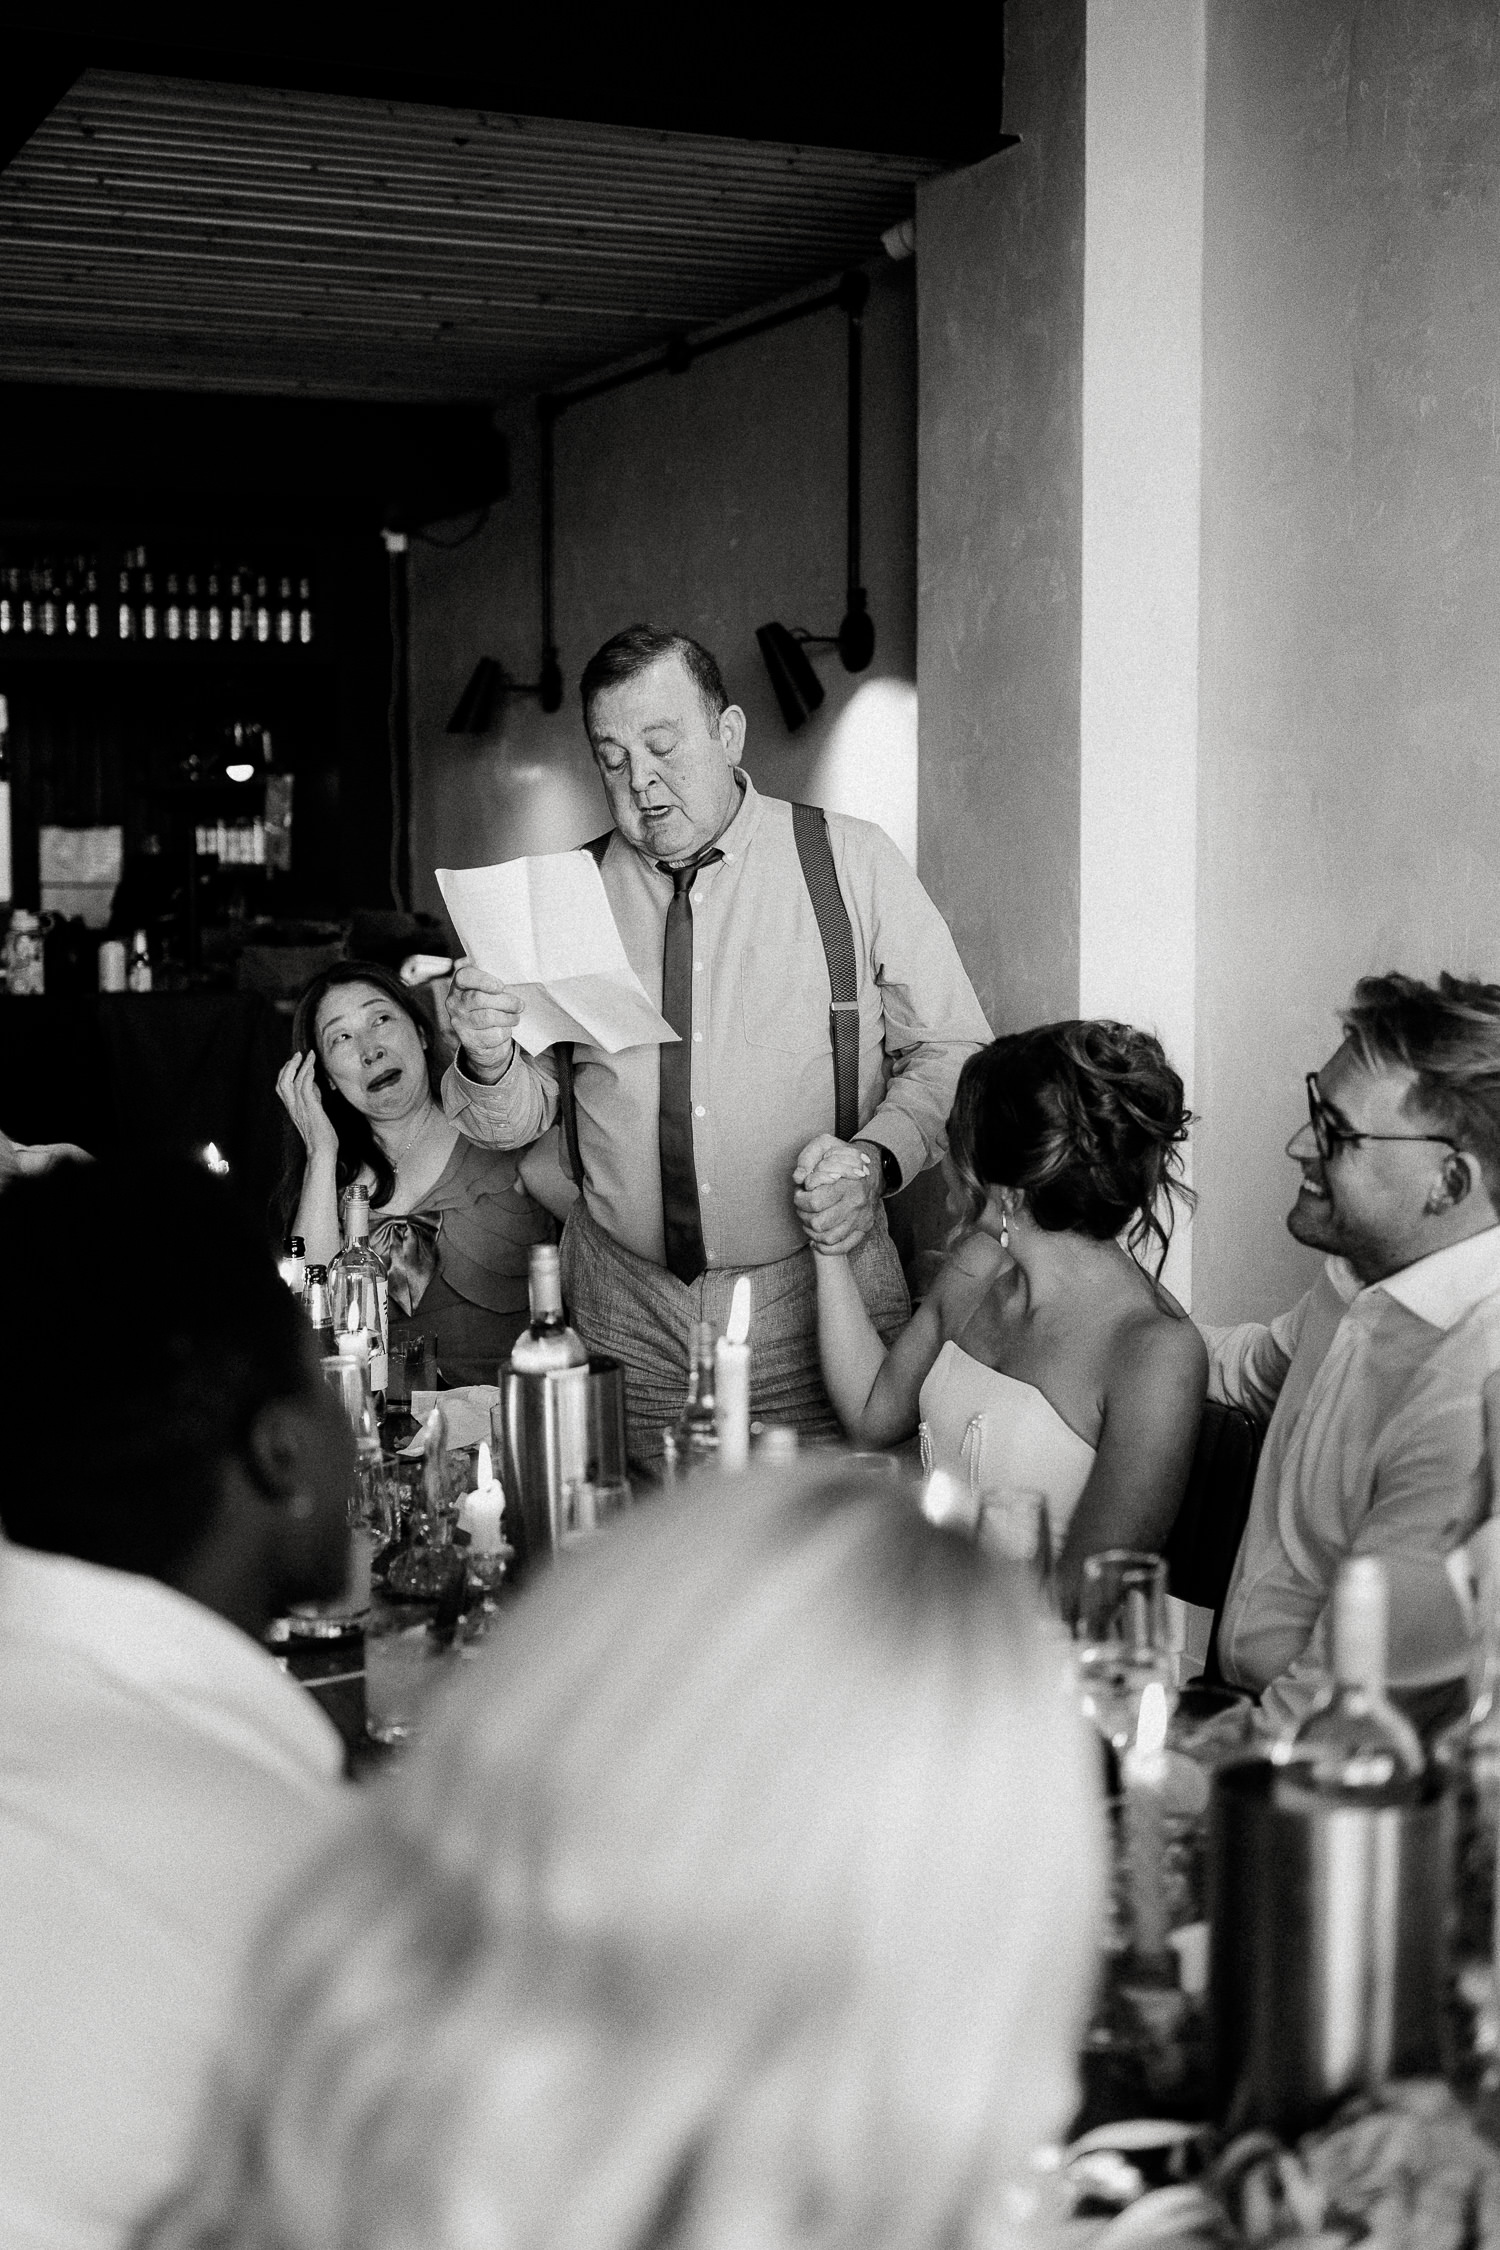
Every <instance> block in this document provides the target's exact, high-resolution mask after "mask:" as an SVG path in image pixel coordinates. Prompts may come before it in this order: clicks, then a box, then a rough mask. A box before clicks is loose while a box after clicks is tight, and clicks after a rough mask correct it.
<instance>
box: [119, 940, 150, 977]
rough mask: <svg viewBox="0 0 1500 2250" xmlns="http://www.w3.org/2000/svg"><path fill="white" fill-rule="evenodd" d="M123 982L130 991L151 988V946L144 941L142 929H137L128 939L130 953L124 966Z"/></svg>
mask: <svg viewBox="0 0 1500 2250" xmlns="http://www.w3.org/2000/svg"><path fill="white" fill-rule="evenodd" d="M125 983H126V986H127V988H128V989H129V990H130V991H131V992H149V991H150V990H151V948H150V946H149V945H148V944H147V943H146V933H145V931H144V930H137V931H136V933H135V936H134V937H133V938H132V939H131V941H130V954H129V958H128V961H127V963H126V968H125Z"/></svg>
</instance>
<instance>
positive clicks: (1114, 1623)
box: [1074, 1547, 1177, 1758]
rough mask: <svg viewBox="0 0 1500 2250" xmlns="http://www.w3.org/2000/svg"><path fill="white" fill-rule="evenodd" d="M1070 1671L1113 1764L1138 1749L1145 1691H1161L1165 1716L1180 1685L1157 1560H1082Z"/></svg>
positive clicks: (1163, 1573) (1115, 1551) (1122, 1553)
mask: <svg viewBox="0 0 1500 2250" xmlns="http://www.w3.org/2000/svg"><path fill="white" fill-rule="evenodd" d="M1074 1663H1075V1666H1076V1669H1077V1674H1078V1690H1079V1696H1080V1699H1081V1701H1082V1704H1083V1709H1084V1712H1085V1715H1086V1716H1087V1717H1088V1718H1090V1719H1092V1721H1093V1723H1094V1725H1095V1726H1096V1727H1097V1728H1098V1730H1099V1732H1100V1733H1101V1734H1102V1735H1103V1737H1104V1739H1105V1741H1106V1742H1107V1743H1108V1744H1109V1746H1110V1748H1111V1749H1112V1750H1113V1751H1114V1753H1115V1755H1116V1757H1117V1758H1118V1757H1123V1756H1124V1754H1125V1752H1126V1751H1127V1750H1128V1749H1129V1748H1130V1745H1131V1744H1132V1743H1133V1742H1134V1741H1135V1738H1136V1732H1137V1729H1138V1727H1139V1725H1140V1716H1141V1697H1142V1696H1143V1695H1144V1694H1145V1692H1146V1689H1147V1688H1148V1687H1152V1686H1157V1687H1159V1688H1160V1690H1161V1692H1162V1694H1163V1695H1164V1696H1165V1698H1166V1705H1167V1711H1168V1714H1169V1715H1170V1713H1171V1711H1172V1709H1173V1708H1174V1706H1175V1704H1176V1701H1177V1683H1176V1679H1175V1676H1174V1674H1175V1666H1174V1663H1173V1660H1172V1655H1171V1651H1170V1650H1169V1648H1168V1646H1167V1566H1166V1564H1165V1563H1164V1562H1163V1561H1162V1559H1161V1557H1160V1555H1147V1554H1141V1553H1138V1552H1137V1551H1136V1550H1134V1549H1133V1548H1129V1547H1109V1548H1106V1550H1105V1551H1104V1553H1103V1554H1100V1555H1090V1556H1089V1557H1088V1558H1087V1560H1086V1561H1085V1563H1084V1566H1083V1592H1082V1596H1081V1599H1080V1602H1079V1610H1078V1645H1077V1647H1076V1649H1075V1651H1074ZM1153 1701H1154V1699H1153Z"/></svg>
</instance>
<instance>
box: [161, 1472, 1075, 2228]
mask: <svg viewBox="0 0 1500 2250" xmlns="http://www.w3.org/2000/svg"><path fill="white" fill-rule="evenodd" d="M462 1671H463V1673H464V1675H466V1677H465V1681H464V1685H463V1686H462V1688H461V1689H459V1691H458V1692H457V1694H456V1695H455V1697H454V1699H453V1700H452V1701H451V1702H450V1703H449V1704H448V1706H447V1708H446V1710H445V1712H444V1713H443V1714H442V1715H441V1716H440V1717H438V1718H436V1719H435V1721H434V1724H433V1729H432V1732H431V1733H430V1734H429V1736H428V1737H427V1738H426V1739H425V1740H424V1741H423V1742H422V1743H421V1744H420V1745H419V1746H418V1747H417V1749H416V1750H415V1751H414V1752H413V1753H412V1754H411V1756H410V1758H409V1759H408V1761H407V1762H406V1764H405V1765H404V1766H403V1767H402V1768H401V1769H400V1770H399V1771H398V1772H397V1773H396V1774H395V1775H394V1777H393V1779H392V1781H391V1782H390V1783H388V1784H384V1785H381V1786H379V1787H377V1788H373V1789H371V1790H370V1791H369V1792H368V1794H367V1795H366V1797H365V1799H364V1801H363V1802H362V1804H361V1805H360V1806H359V1807H358V1808H357V1809H356V1811H355V1813H354V1816H353V1819H352V1821H351V1822H350V1824H349V1825H347V1826H346V1827H345V1828H344V1829H343V1830H342V1831H341V1833H340V1835H339V1837H338V1840H337V1843H336V1845H335V1846H334V1847H333V1848H331V1849H329V1850H328V1851H326V1852H325V1853H324V1854H323V1855H322V1857H321V1859H320V1860H319V1862H318V1863H317V1865H316V1866H315V1868H314V1869H313V1871H312V1873H311V1876H310V1879H309V1880H308V1881H307V1882H305V1883H304V1884H303V1885H302V1886H301V1887H300V1888H299V1889H297V1890H295V1891H294V1892H293V1893H292V1894H291V1895H290V1896H289V1897H288V1898H287V1899H286V1900H285V1901H284V1902H283V1905H282V1910H281V1912H280V1913H279V1914H278V1915H277V1916H276V1917H275V1919H274V1920H273V1921H272V1922H270V1923H268V1924H267V1927H266V1930H265V1934H264V1939H263V1943H262V1946H261V1950H260V1954H259V1957H258V1959H257V1961H256V1962H255V1963H254V1965H253V1969H252V1973H251V1975H250V1976H249V1978H248V1979H247V1981H246V1984H245V1987H244V1992H243V2005H242V2013H241V2015H240V2016H239V2017H238V2018H237V2020H236V2026H235V2038H234V2042H233V2045H232V2047H226V2049H225V2061H224V2065H223V2069H222V2072H221V2075H220V2080H219V2084H218V2086H217V2088H216V2090H215V2093H214V2095H213V2096H212V2097H211V2098H210V2100H209V2102H208V2103H207V2104H206V2106H205V2108H204V2111H203V2113H202V2116H201V2120H200V2127H199V2136H198V2143H197V2148H196V2151H195V2156H194V2161H193V2163H192V2164H191V2166H190V2168H189V2174H188V2183H187V2186H186V2188H185V2189H184V2191H183V2192H182V2194H181V2195H180V2196H179V2198H178V2199H177V2201H176V2204H175V2206H174V2207H173V2208H172V2209H171V2210H170V2211H169V2212H168V2213H166V2214H164V2215H163V2216H162V2217H161V2218H160V2219H159V2220H158V2222H157V2224H156V2226H155V2227H154V2228H152V2229H148V2230H147V2232H146V2233H145V2234H144V2235H143V2237H142V2238H141V2242H140V2243H139V2245H138V2250H265V2246H267V2245H269V2244H272V2243H274V2244H275V2245H276V2246H277V2250H328V2246H330V2245H332V2244H335V2243H347V2244H357V2245H359V2250H406V2246H409V2245H413V2244H420V2245H421V2246H422V2250H466V2246H468V2250H472V2246H474V2245H478V2244H486V2245H492V2244H493V2245H500V2244H504V2245H511V2246H514V2250H585V2246H586V2250H640V2246H642V2245H650V2246H651V2250H726V2246H732V2245H739V2244H743V2245H753V2246H754V2250H844V2246H847V2245H850V2244H858V2245H859V2246H860V2250H944V2246H945V2245H949V2244H953V2243H958V2242H963V2241H968V2240H985V2239H989V2240H994V2239H996V2236H997V2233H998V2229H999V2224H1000V2223H1001V2222H1002V2221H1003V2220H1004V2218H1005V2216H1006V2211H1005V2195H1006V2188H1007V2184H1008V2183H1009V2182H1011V2181H1012V2180H1014V2178H1015V2176H1016V2175H1017V2174H1018V2173H1019V2174H1021V2175H1023V2180H1024V2178H1025V2176H1026V2169H1027V2163H1028V2158H1029V2156H1030V2153H1031V2151H1032V2150H1033V2149H1034V2148H1035V2147H1036V2146H1037V2144H1038V2143H1039V2142H1043V2141H1046V2140H1048V2139H1049V2138H1051V2137H1053V2136H1055V2135H1057V2134H1058V2133H1059V2132H1060V2131H1062V2130H1063V2129H1064V2128H1065V2126H1066V2123H1067V2120H1068V2118H1069V2116H1070V2114H1071V2112H1072V2110H1073V2108H1074V2107H1075V2105H1076V2100H1077V2089H1076V2058H1077V2054H1078V2049H1079V2043H1080V2039H1081V2036H1082V2031H1083V2026H1084V2022H1085V2019H1086V2016H1087V2012H1088V2005H1089V1997H1090V1990H1091V1986H1092V1983H1093V1979H1094V1973H1095V1966H1096V1961H1097V1953H1096V1945H1097V1936H1098V1928H1099V1911H1100V1875H1101V1862H1102V1852H1101V1836H1100V1827H1099V1806H1098V1803H1097V1791H1098V1781H1097V1775H1098V1753H1097V1748H1096V1747H1095V1746H1094V1745H1093V1744H1092V1743H1091V1742H1089V1741H1086V1740H1085V1739H1084V1736H1083V1732H1082V1728H1081V1722H1080V1720H1079V1716H1078V1712H1077V1707H1076V1703H1075V1700H1074V1697H1073V1695H1072V1694H1071V1692H1070V1691H1069V1689H1068V1687H1067V1685H1066V1683H1065V1681H1064V1680H1063V1677H1062V1673H1061V1669H1060V1667H1059V1665H1058V1662H1057V1656H1056V1650H1055V1648H1054V1647H1052V1646H1050V1645H1049V1643H1048V1641H1047V1639H1046V1637H1045V1636H1044V1634H1043V1633H1042V1631H1041V1630H1040V1629H1039V1627H1038V1624H1037V1621H1036V1615H1035V1611H1034V1608H1033V1606H1032V1603H1031V1601H1030V1599H1029V1595H1028V1589H1027V1588H1026V1587H1025V1586H1024V1584H1023V1583H1022V1582H1021V1581H1020V1575H1019V1573H1017V1572H1016V1571H1014V1570H1013V1569H1010V1568H1008V1567H1007V1566H1006V1565H1005V1564H1003V1563H1001V1562H998V1561H997V1560H995V1559H994V1558H992V1557H991V1556H989V1555H987V1554H986V1553H985V1552H984V1550H983V1549H982V1548H980V1547H978V1546H977V1545H976V1544H975V1543H974V1542H973V1541H971V1540H967V1539H963V1538H959V1537H956V1536H955V1535H954V1534H953V1533H952V1532H945V1531H942V1530H939V1529H937V1528H936V1527H934V1526H933V1525H932V1524H929V1523H925V1522H924V1521H923V1520H922V1517H921V1516H920V1514H919V1513H918V1512H917V1511H916V1509H914V1508H913V1507H912V1506H911V1504H910V1502H909V1500H908V1499H907V1498H906V1496H905V1495H904V1494H902V1493H900V1492H899V1491H897V1490H895V1489H893V1487H892V1486H891V1485H890V1484H889V1483H888V1482H887V1481H885V1480H884V1479H872V1478H871V1477H870V1476H869V1474H868V1472H867V1471H864V1470H862V1469H861V1467H860V1466H859V1465H858V1464H852V1463H851V1464H849V1465H847V1466H845V1465H842V1464H840V1465H838V1466H836V1467H834V1468H833V1469H831V1470H830V1469H828V1468H826V1467H825V1468H823V1469H822V1470H821V1472H819V1471H812V1472H809V1471H808V1470H806V1469H800V1470H796V1471H793V1472H792V1473H791V1474H790V1475H786V1474H784V1473H779V1472H774V1471H766V1470H761V1471H759V1472H758V1473H754V1474H752V1475H750V1476H746V1477H744V1478H742V1479H737V1480H734V1481H733V1482H732V1483H726V1484H724V1486H723V1488H722V1491H721V1492H720V1493H716V1494H715V1495H714V1498H713V1501H712V1504H711V1505H705V1503H704V1500H703V1498H702V1497H701V1496H699V1497H697V1498H696V1499H695V1498H693V1497H692V1496H687V1497H685V1498H682V1499H679V1500H675V1501H667V1500H663V1501H660V1502H657V1503H653V1505H652V1506H651V1507H650V1508H649V1509H641V1510H639V1511H637V1512H636V1513H635V1514H634V1515H633V1516H632V1517H629V1518H627V1519H626V1520H625V1521H624V1522H623V1523H622V1524H621V1525H620V1526H619V1527H618V1529H616V1530H613V1531H611V1532H610V1533H609V1534H608V1536H607V1537H606V1538H604V1539H602V1540H601V1541H600V1542H599V1551H598V1552H597V1553H596V1554H593V1555H584V1554H579V1555H578V1556H577V1557H576V1558H574V1560H573V1562H572V1563H571V1564H570V1567H569V1568H568V1569H567V1570H556V1571H553V1572H551V1573H549V1574H548V1576H547V1577H546V1579H545V1581H543V1582H542V1583H540V1584H538V1585H537V1586H536V1587H534V1588H533V1589H532V1590H531V1591H529V1592H528V1593H527V1594H526V1596H525V1597H524V1598H523V1600H522V1601H521V1602H520V1603H519V1605H518V1606H517V1607H516V1609H515V1610H514V1611H513V1612H512V1613H511V1615H510V1616H509V1618H508V1619H507V1621H506V1629H505V1632H504V1634H503V1635H500V1636H497V1638H496V1639H495V1641H494V1642H492V1644H491V1645H490V1647H489V1648H488V1649H487V1650H486V1651H485V1652H484V1655H483V1657H482V1658H481V1660H480V1661H479V1662H478V1663H475V1664H472V1665H464V1666H463V1667H462ZM1032 2177H1033V2178H1034V2175H1033V2176H1032Z"/></svg>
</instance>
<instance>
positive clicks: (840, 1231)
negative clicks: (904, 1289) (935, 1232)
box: [792, 1133, 882, 1258]
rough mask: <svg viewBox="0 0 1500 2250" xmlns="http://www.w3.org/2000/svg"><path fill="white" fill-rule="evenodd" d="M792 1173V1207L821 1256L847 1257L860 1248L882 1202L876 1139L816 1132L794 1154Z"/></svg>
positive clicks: (878, 1152) (803, 1229)
mask: <svg viewBox="0 0 1500 2250" xmlns="http://www.w3.org/2000/svg"><path fill="white" fill-rule="evenodd" d="M792 1178H793V1179H794V1180H795V1182H796V1183H797V1184H796V1190H795V1192H794V1194H793V1196H792V1205H793V1208H794V1209H795V1211H796V1213H797V1217H798V1219H799V1221H800V1222H801V1226H802V1231H803V1233H804V1234H805V1235H806V1236H807V1239H808V1241H809V1242H810V1243H811V1245H812V1247H813V1249H814V1250H815V1251H817V1252H818V1254H819V1256H821V1257H824V1258H846V1257H847V1256H848V1255H849V1253H850V1251H851V1250H856V1249H858V1247H859V1245H860V1243H861V1242H863V1240H864V1238H865V1236H866V1235H867V1234H868V1233H869V1231H870V1229H871V1227H872V1226H873V1225H874V1224H875V1213H876V1212H877V1211H878V1210H879V1208H880V1193H881V1185H882V1182H881V1170H880V1151H879V1149H878V1148H876V1147H875V1145H874V1143H873V1142H870V1141H854V1142H850V1141H841V1140H838V1139H836V1138H835V1136H834V1135H833V1134H832V1133H819V1134H817V1135H816V1136H815V1138H814V1139H812V1140H810V1141H809V1142H808V1144H807V1146H806V1148H805V1149H803V1150H802V1152H801V1154H800V1155H799V1156H798V1158H797V1161H796V1163H795V1164H794V1165H793V1167H792Z"/></svg>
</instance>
